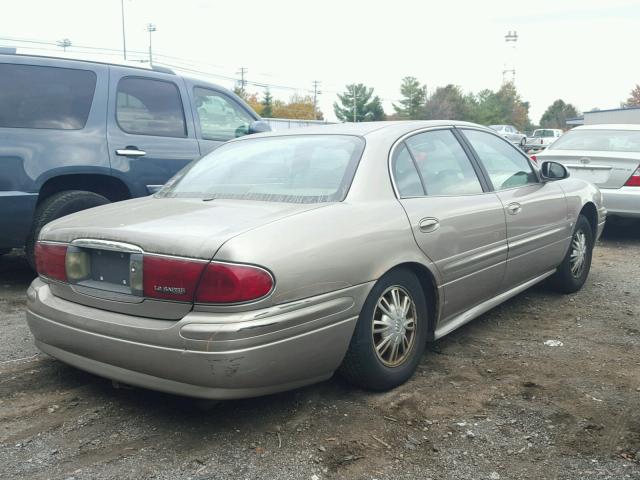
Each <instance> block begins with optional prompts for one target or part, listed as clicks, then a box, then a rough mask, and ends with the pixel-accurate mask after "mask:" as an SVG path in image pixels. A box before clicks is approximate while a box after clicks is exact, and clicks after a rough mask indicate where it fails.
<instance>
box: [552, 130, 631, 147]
mask: <svg viewBox="0 0 640 480" xmlns="http://www.w3.org/2000/svg"><path fill="white" fill-rule="evenodd" d="M549 149H550V150H592V151H597V152H606V151H611V152H640V131H638V130H635V131H634V130H571V131H570V132H567V133H565V134H564V135H563V136H562V137H560V138H559V139H558V140H556V141H555V142H553V144H552V145H551V146H550V147H549Z"/></svg>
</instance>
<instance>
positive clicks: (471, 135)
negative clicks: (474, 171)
mask: <svg viewBox="0 0 640 480" xmlns="http://www.w3.org/2000/svg"><path fill="white" fill-rule="evenodd" d="M464 134H465V136H466V137H467V139H468V140H469V142H470V143H471V146H472V147H473V149H474V150H475V152H476V154H477V155H478V158H480V161H481V162H482V164H483V165H484V168H485V170H486V171H487V173H488V174H489V179H490V180H491V183H493V188H495V189H496V190H504V189H506V188H513V187H519V186H521V185H527V184H529V183H538V178H537V176H536V174H535V173H534V171H533V169H532V168H531V164H530V163H529V161H528V160H527V159H526V158H525V156H524V155H523V154H521V153H519V152H518V150H516V148H515V147H514V146H512V145H511V144H510V143H509V142H507V141H505V140H503V139H501V138H500V137H497V136H495V135H493V134H491V133H486V132H481V131H478V130H464Z"/></svg>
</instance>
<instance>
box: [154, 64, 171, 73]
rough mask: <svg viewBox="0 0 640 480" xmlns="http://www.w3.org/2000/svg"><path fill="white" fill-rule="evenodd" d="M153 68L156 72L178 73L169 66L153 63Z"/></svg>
mask: <svg viewBox="0 0 640 480" xmlns="http://www.w3.org/2000/svg"><path fill="white" fill-rule="evenodd" d="M151 70H153V71H154V72H160V73H170V74H171V75H175V74H176V72H174V71H173V70H171V69H170V68H169V67H161V66H160V65H151Z"/></svg>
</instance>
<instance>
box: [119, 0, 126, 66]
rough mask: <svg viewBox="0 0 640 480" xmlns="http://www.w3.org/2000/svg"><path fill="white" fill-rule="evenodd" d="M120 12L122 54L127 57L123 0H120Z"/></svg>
mask: <svg viewBox="0 0 640 480" xmlns="http://www.w3.org/2000/svg"><path fill="white" fill-rule="evenodd" d="M120 12H121V13H122V54H123V55H124V59H125V60H126V59H127V39H126V37H125V33H124V0H120Z"/></svg>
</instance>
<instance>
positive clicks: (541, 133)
mask: <svg viewBox="0 0 640 480" xmlns="http://www.w3.org/2000/svg"><path fill="white" fill-rule="evenodd" d="M533 136H534V137H535V138H549V137H553V130H536V131H535V132H533Z"/></svg>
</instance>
